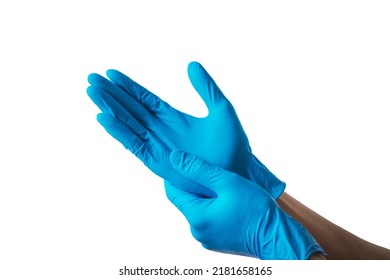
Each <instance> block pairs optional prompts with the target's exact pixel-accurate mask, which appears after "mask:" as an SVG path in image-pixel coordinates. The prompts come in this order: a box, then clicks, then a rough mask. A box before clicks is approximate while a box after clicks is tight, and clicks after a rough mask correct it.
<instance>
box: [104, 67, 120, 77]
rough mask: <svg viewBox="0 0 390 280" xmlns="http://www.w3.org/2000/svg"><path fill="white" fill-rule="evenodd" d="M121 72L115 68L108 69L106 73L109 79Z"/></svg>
mask: <svg viewBox="0 0 390 280" xmlns="http://www.w3.org/2000/svg"><path fill="white" fill-rule="evenodd" d="M119 74H121V72H119V71H118V70H115V69H108V70H107V71H106V75H107V77H108V78H109V79H111V78H114V77H116V76H118V75H119Z"/></svg>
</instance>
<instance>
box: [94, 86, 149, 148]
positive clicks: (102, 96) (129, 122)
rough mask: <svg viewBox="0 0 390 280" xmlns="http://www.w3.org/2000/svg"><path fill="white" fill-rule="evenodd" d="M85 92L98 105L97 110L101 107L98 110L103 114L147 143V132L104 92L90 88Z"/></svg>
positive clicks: (96, 88)
mask: <svg viewBox="0 0 390 280" xmlns="http://www.w3.org/2000/svg"><path fill="white" fill-rule="evenodd" d="M87 92H88V95H89V96H90V97H91V99H92V100H94V102H95V103H98V104H99V105H98V106H99V108H100V107H101V108H100V109H101V110H102V112H103V113H108V114H111V115H113V116H115V117H116V118H117V119H119V120H120V121H121V122H122V123H124V124H125V125H126V126H127V127H128V128H130V129H131V130H132V131H133V133H135V134H136V135H137V136H138V137H139V138H140V139H142V140H143V141H147V140H148V139H149V138H150V133H149V130H148V129H146V128H145V127H144V126H142V124H140V123H139V122H138V121H137V120H136V119H135V118H134V117H133V116H132V115H131V114H130V113H129V112H128V111H127V110H126V109H125V108H123V106H122V105H121V104H119V103H118V102H117V101H116V100H115V99H114V98H112V97H111V96H110V95H109V94H108V93H106V92H105V91H104V90H102V89H101V88H98V87H95V86H90V87H89V88H88V89H87Z"/></svg>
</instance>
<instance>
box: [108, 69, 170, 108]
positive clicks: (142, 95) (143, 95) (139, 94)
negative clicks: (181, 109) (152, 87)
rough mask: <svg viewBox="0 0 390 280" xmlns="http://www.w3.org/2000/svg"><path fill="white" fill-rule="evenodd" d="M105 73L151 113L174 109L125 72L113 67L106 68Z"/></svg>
mask: <svg viewBox="0 0 390 280" xmlns="http://www.w3.org/2000/svg"><path fill="white" fill-rule="evenodd" d="M106 74H107V77H108V78H109V79H110V80H111V82H112V83H114V84H115V85H116V86H118V87H119V88H121V89H122V90H123V91H125V92H127V93H128V94H129V95H130V96H131V97H133V98H134V99H135V100H137V101H138V102H139V103H141V104H142V105H143V106H144V107H145V108H146V109H147V110H148V111H149V112H150V113H152V114H153V115H156V114H161V113H164V112H171V111H176V110H175V109H174V108H172V107H171V106H170V105H169V104H168V103H166V102H165V101H163V100H162V99H160V98H159V97H158V96H157V95H155V94H153V93H151V92H150V91H149V90H147V89H146V88H144V87H142V86H141V85H139V84H138V83H136V82H135V81H133V80H132V79H130V78H129V77H128V76H126V75H125V74H123V73H121V72H119V71H117V70H114V69H110V70H107V72H106Z"/></svg>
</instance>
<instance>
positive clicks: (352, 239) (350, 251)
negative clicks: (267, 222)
mask: <svg viewBox="0 0 390 280" xmlns="http://www.w3.org/2000/svg"><path fill="white" fill-rule="evenodd" d="M278 204H279V206H280V208H282V209H283V210H284V211H285V212H286V213H288V214H289V215H290V216H291V217H293V218H294V219H295V220H297V221H298V222H300V223H301V224H302V225H303V226H305V227H306V229H307V230H308V231H309V232H310V233H311V234H312V235H313V237H314V238H315V239H316V240H317V242H318V243H319V244H320V245H321V247H322V248H323V249H324V250H325V252H326V253H327V254H328V255H327V256H326V257H325V256H322V255H313V256H312V257H311V258H310V259H312V260H316V259H317V260H321V259H323V260H325V259H329V260H390V250H389V249H386V248H383V247H381V246H378V245H375V244H372V243H370V242H368V241H366V240H363V239H361V238H359V237H357V236H356V235H354V234H352V233H350V232H348V231H347V230H345V229H343V228H341V227H339V226H337V225H335V224H334V223H332V222H330V221H329V220H327V219H325V218H324V217H322V216H321V215H319V214H317V213H316V212H314V211H313V210H311V209H310V208H308V207H306V206H305V205H303V204H302V203H300V202H299V201H298V200H296V199H294V198H293V197H292V196H290V195H289V194H287V193H286V192H284V193H283V194H282V195H281V196H280V197H279V199H278Z"/></svg>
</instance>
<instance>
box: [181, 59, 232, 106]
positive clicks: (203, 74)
mask: <svg viewBox="0 0 390 280" xmlns="http://www.w3.org/2000/svg"><path fill="white" fill-rule="evenodd" d="M188 77H189V79H190V81H191V83H192V86H193V87H194V88H195V90H196V91H197V92H198V94H199V95H200V97H201V98H202V99H203V101H204V103H206V106H207V108H209V109H212V107H213V106H214V105H215V104H217V103H218V102H220V101H222V100H227V99H226V97H225V96H224V95H223V93H222V91H221V90H220V89H219V87H218V86H217V84H216V83H215V82H214V80H213V78H211V76H210V75H209V74H208V73H207V71H206V70H205V69H204V68H203V66H202V65H201V64H200V63H198V62H191V63H190V64H188Z"/></svg>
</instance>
